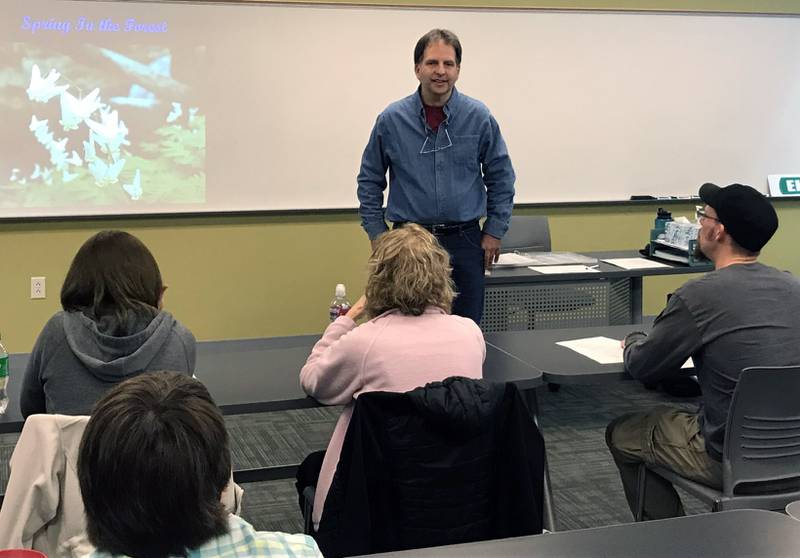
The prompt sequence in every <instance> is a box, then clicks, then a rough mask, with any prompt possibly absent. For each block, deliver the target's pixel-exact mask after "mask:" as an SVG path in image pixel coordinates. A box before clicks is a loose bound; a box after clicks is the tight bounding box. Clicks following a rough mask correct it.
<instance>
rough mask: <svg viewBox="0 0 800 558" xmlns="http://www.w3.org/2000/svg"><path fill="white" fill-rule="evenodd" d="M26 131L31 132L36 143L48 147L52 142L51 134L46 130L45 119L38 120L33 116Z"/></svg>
mask: <svg viewBox="0 0 800 558" xmlns="http://www.w3.org/2000/svg"><path fill="white" fill-rule="evenodd" d="M28 129H29V130H30V131H31V132H33V135H34V136H35V137H36V141H38V142H39V143H41V144H42V145H44V146H45V147H48V146H49V145H50V144H51V143H52V142H53V132H51V131H49V130H48V129H47V119H45V120H38V119H37V118H36V116H35V115H33V116H31V123H30V125H29V126H28Z"/></svg>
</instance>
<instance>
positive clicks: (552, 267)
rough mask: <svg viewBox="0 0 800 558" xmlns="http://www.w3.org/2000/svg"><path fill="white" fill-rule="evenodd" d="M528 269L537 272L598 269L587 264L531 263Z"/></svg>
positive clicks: (569, 271) (595, 270)
mask: <svg viewBox="0 0 800 558" xmlns="http://www.w3.org/2000/svg"><path fill="white" fill-rule="evenodd" d="M528 269H532V270H533V271H538V272H539V273H592V272H597V271H600V270H599V269H597V268H596V267H592V266H588V265H531V266H528Z"/></svg>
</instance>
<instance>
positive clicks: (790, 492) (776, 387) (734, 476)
mask: <svg viewBox="0 0 800 558" xmlns="http://www.w3.org/2000/svg"><path fill="white" fill-rule="evenodd" d="M799 394H800V366H780V367H751V368H745V369H744V370H743V371H742V374H741V376H740V377H739V382H738V384H737V385H736V389H735V390H734V392H733V398H732V399H731V407H730V412H729V413H728V422H727V426H726V429H725V443H724V447H723V456H722V490H715V489H713V488H711V487H708V486H706V485H704V484H700V483H697V482H694V481H691V480H689V479H686V478H684V477H682V476H680V475H678V474H677V473H675V472H673V471H671V470H669V469H665V468H664V467H657V466H652V465H644V464H643V465H641V466H640V469H639V491H638V499H637V502H638V506H637V507H638V509H637V512H636V520H637V521H641V519H642V515H643V512H644V497H645V485H646V475H648V474H655V475H659V476H660V477H662V478H664V479H666V480H668V481H669V482H671V483H672V484H673V485H674V486H677V487H679V488H682V489H683V490H685V491H687V492H688V493H690V494H692V495H693V496H695V497H697V498H699V499H700V500H703V501H705V502H707V503H709V504H711V511H721V510H733V509H743V508H756V509H766V510H783V509H784V508H785V507H786V505H787V504H788V503H790V502H792V501H794V500H798V499H800V396H799Z"/></svg>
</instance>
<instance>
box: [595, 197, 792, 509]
mask: <svg viewBox="0 0 800 558" xmlns="http://www.w3.org/2000/svg"><path fill="white" fill-rule="evenodd" d="M700 199H702V200H703V202H705V204H706V205H705V207H704V208H700V207H698V209H697V218H698V220H699V222H700V226H701V228H700V231H699V233H698V236H697V239H698V243H699V247H700V250H701V251H702V252H703V253H704V254H705V255H706V256H707V257H708V258H709V259H710V260H711V261H712V262H713V263H714V268H715V269H714V271H712V272H710V273H708V274H706V275H705V276H703V277H702V278H700V279H696V280H694V281H690V282H688V283H686V284H685V285H683V286H682V287H681V288H680V289H678V290H677V291H676V292H675V294H673V295H672V297H671V298H670V299H669V302H668V303H667V307H666V308H665V309H664V311H663V312H661V314H660V315H659V316H658V317H657V318H656V321H655V323H654V324H653V329H652V331H651V332H650V334H649V335H647V334H645V333H641V332H634V333H631V334H629V335H628V336H627V337H626V338H625V340H624V341H623V346H624V347H625V349H624V350H625V369H626V370H627V371H628V372H629V373H630V374H631V376H633V377H634V378H636V379H639V380H641V381H643V382H646V383H655V382H658V381H660V380H662V379H664V378H668V377H671V376H675V375H677V374H678V373H679V369H680V366H681V365H682V364H683V363H684V362H685V361H686V359H687V358H688V357H690V356H691V357H692V359H693V361H694V365H695V371H696V373H697V377H698V379H699V381H700V386H701V388H702V392H703V394H702V403H701V405H700V408H699V409H698V410H697V412H687V411H684V410H682V409H677V408H671V407H659V408H656V409H652V410H650V411H645V412H637V413H630V414H626V415H623V416H621V417H619V418H617V419H615V420H614V421H613V422H611V424H609V425H608V428H607V429H606V443H607V444H608V447H609V450H610V451H611V455H612V456H613V457H614V461H615V462H616V464H617V467H618V468H619V472H620V476H621V478H622V485H623V488H624V489H625V496H626V497H627V499H628V505H629V506H630V508H631V510H632V511H634V513H635V510H636V507H635V506H636V498H637V471H638V467H639V464H640V463H642V462H646V463H648V464H656V465H660V466H662V467H666V468H668V469H671V470H673V471H675V472H676V473H679V474H680V475H681V476H684V477H687V478H690V479H692V480H695V481H697V482H700V483H703V484H706V485H708V486H711V487H714V488H717V489H719V488H721V486H722V463H721V462H722V449H723V443H724V440H725V425H726V422H727V418H728V410H729V407H730V403H731V397H732V395H733V391H734V388H735V387H736V384H737V382H738V380H739V375H740V373H741V371H742V369H743V368H747V367H749V366H783V365H790V364H799V363H800V343H798V342H797V332H798V330H800V281H798V279H797V278H796V277H794V276H792V275H790V274H789V273H787V272H783V271H779V270H777V269H775V268H772V267H768V266H766V265H763V264H761V263H758V261H757V258H758V255H759V252H760V250H761V248H762V247H763V246H764V245H765V244H766V243H767V241H768V240H769V239H770V238H771V237H772V235H773V234H774V233H775V231H776V230H777V228H778V216H777V215H776V213H775V210H774V209H773V207H772V205H771V204H770V202H769V201H768V200H767V198H765V197H764V196H763V195H761V194H760V193H759V192H757V191H756V190H754V189H753V188H751V187H750V186H743V185H741V184H732V185H730V186H728V187H726V188H720V187H718V186H715V185H714V184H704V185H703V186H702V187H701V188H700ZM645 493H646V496H645V498H646V499H645V506H644V518H645V519H661V518H665V517H674V516H678V515H683V506H682V504H681V501H680V498H679V497H678V494H677V493H676V492H675V489H674V488H673V486H672V485H671V484H670V483H669V482H667V481H665V480H664V479H662V478H661V477H658V476H657V475H648V476H647V487H646V492H645Z"/></svg>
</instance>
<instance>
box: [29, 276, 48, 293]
mask: <svg viewBox="0 0 800 558" xmlns="http://www.w3.org/2000/svg"><path fill="white" fill-rule="evenodd" d="M31 298H47V291H46V290H45V282H44V277H31Z"/></svg>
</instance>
